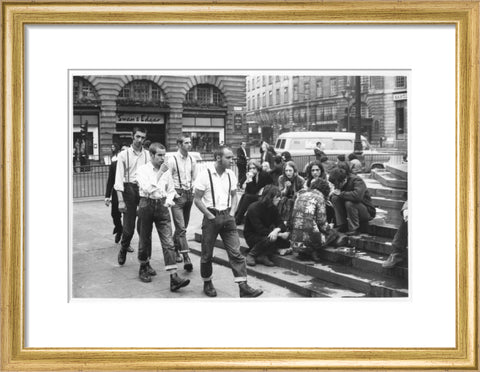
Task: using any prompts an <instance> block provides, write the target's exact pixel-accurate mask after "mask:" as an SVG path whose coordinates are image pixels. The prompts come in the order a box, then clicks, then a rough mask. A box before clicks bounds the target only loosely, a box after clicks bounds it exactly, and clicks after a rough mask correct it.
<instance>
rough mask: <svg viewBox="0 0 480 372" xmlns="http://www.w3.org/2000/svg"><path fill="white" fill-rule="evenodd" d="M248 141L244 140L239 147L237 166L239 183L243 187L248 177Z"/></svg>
mask: <svg viewBox="0 0 480 372" xmlns="http://www.w3.org/2000/svg"><path fill="white" fill-rule="evenodd" d="M247 161H248V156H247V143H246V142H242V144H241V145H240V147H239V148H238V149H237V168H238V184H239V185H240V187H242V185H243V183H244V182H245V180H246V179H247Z"/></svg>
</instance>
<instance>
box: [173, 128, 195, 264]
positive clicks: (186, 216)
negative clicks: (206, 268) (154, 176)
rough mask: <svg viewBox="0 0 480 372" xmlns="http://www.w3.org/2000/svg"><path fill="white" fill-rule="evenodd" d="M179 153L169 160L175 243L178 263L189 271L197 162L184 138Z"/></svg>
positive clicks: (184, 137) (190, 143)
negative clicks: (188, 231)
mask: <svg viewBox="0 0 480 372" xmlns="http://www.w3.org/2000/svg"><path fill="white" fill-rule="evenodd" d="M177 147H178V151H177V153H176V154H174V155H173V156H171V157H169V158H168V168H169V170H170V172H171V175H172V177H173V182H174V185H175V191H176V195H175V199H174V201H175V204H174V205H173V206H172V217H173V223H174V225H175V233H174V235H173V242H174V244H175V253H176V261H177V262H182V256H180V253H181V254H182V255H183V262H184V264H183V268H184V269H185V270H187V271H192V270H193V265H192V261H191V260H190V256H189V255H188V252H190V248H189V247H188V243H187V237H186V233H187V227H188V222H189V220H190V211H191V209H192V204H193V181H194V180H195V177H196V164H197V163H196V161H195V160H194V159H193V158H192V156H190V155H189V154H188V152H189V151H190V150H191V149H192V140H191V139H190V137H188V136H182V137H181V138H179V139H178V140H177Z"/></svg>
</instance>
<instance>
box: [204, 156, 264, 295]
mask: <svg viewBox="0 0 480 372" xmlns="http://www.w3.org/2000/svg"><path fill="white" fill-rule="evenodd" d="M214 159H215V163H214V165H213V166H209V167H207V169H205V170H203V171H202V172H201V173H199V175H198V177H197V179H196V181H195V205H196V206H197V207H198V209H200V211H201V212H202V213H203V216H204V217H203V223H202V243H201V244H202V255H201V259H200V274H201V276H202V279H203V281H204V283H203V291H204V293H205V294H206V295H207V296H209V297H215V296H217V291H216V290H215V287H214V286H213V283H212V274H213V264H212V259H213V248H214V246H215V241H216V239H217V236H218V235H219V234H220V236H221V238H222V241H223V245H224V247H225V249H226V251H227V254H228V259H229V262H230V266H231V268H232V272H233V276H234V278H235V282H236V283H238V285H239V290H240V297H258V296H260V295H261V294H262V293H263V291H261V290H259V289H254V288H252V287H250V286H249V285H248V283H247V269H246V264H245V257H243V255H242V254H241V253H240V238H239V236H238V231H237V226H236V224H235V219H234V218H233V215H232V213H233V211H232V206H233V205H235V203H236V201H237V190H236V185H237V177H236V176H235V173H233V171H232V170H231V169H230V168H231V166H232V164H233V153H232V151H231V150H230V149H229V148H228V147H220V148H219V149H217V150H216V151H215V152H214Z"/></svg>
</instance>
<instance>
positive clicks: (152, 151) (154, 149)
mask: <svg viewBox="0 0 480 372" xmlns="http://www.w3.org/2000/svg"><path fill="white" fill-rule="evenodd" d="M158 150H166V149H165V146H163V145H162V144H161V143H160V142H153V143H152V144H151V145H150V147H149V148H148V151H149V152H150V155H152V156H155V154H156V153H157V151H158Z"/></svg>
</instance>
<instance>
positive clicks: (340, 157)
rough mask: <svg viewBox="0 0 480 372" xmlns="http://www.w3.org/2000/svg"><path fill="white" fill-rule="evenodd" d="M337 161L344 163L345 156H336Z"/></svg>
mask: <svg viewBox="0 0 480 372" xmlns="http://www.w3.org/2000/svg"><path fill="white" fill-rule="evenodd" d="M337 159H338V160H339V161H345V155H343V154H340V155H338V156H337Z"/></svg>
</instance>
